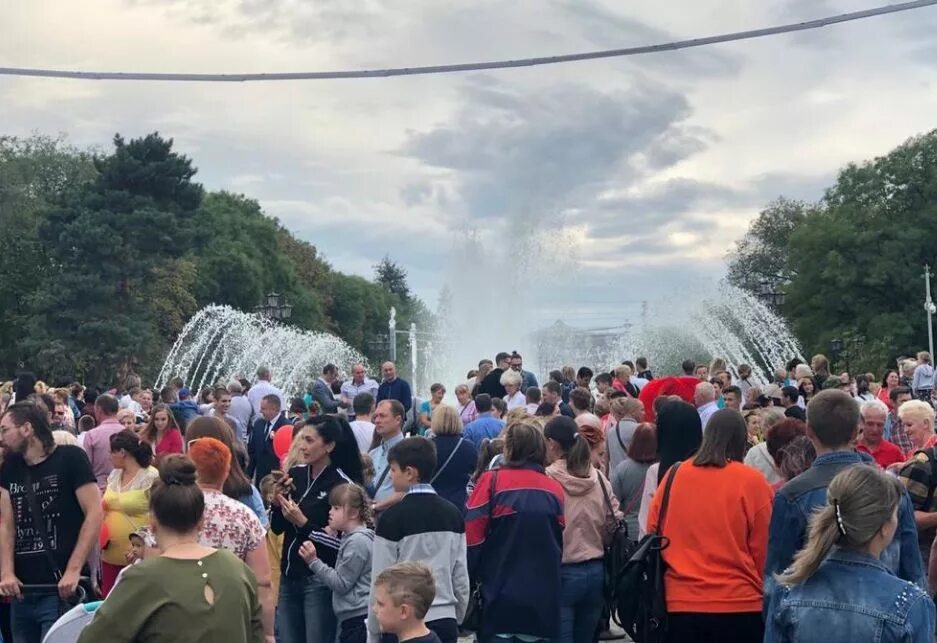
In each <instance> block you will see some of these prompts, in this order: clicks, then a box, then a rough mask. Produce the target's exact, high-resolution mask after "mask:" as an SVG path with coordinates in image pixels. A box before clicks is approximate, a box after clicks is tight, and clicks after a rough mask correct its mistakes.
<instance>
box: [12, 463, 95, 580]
mask: <svg viewBox="0 0 937 643" xmlns="http://www.w3.org/2000/svg"><path fill="white" fill-rule="evenodd" d="M27 470H28V472H29V478H30V479H31V480H32V484H33V489H35V493H36V500H37V501H38V502H39V506H40V507H41V509H42V517H43V520H44V521H45V526H46V532H47V536H48V538H49V540H51V541H52V549H53V552H54V554H53V555H54V556H55V560H56V562H57V563H58V565H59V568H60V569H61V570H63V571H64V570H65V567H66V566H67V565H68V559H69V558H70V557H71V555H72V551H74V549H75V545H76V544H77V543H78V533H79V532H80V531H81V525H82V523H83V522H84V519H85V514H84V512H83V511H82V510H81V505H80V504H79V503H78V498H77V497H76V496H75V491H76V490H77V489H79V488H81V487H83V486H85V485H87V484H97V482H96V480H95V477H94V474H93V473H92V472H91V463H90V462H89V460H88V456H87V455H86V454H85V452H84V450H83V449H82V448H81V447H77V446H68V445H63V446H57V447H56V448H55V450H54V451H53V452H52V453H51V454H50V455H49V457H47V458H46V459H45V460H43V461H42V462H40V463H39V464H37V465H34V466H31V467H27V465H26V463H25V461H23V460H22V459H20V458H14V459H8V460H7V461H6V462H4V464H3V468H2V469H0V487H3V488H4V489H6V490H7V491H8V492H9V493H10V501H11V502H12V504H13V520H14V524H15V533H16V546H15V549H14V563H15V564H14V568H15V571H16V577H17V578H19V579H20V581H21V582H23V583H25V584H27V585H33V584H46V583H54V582H55V576H54V574H53V572H52V570H51V569H50V568H49V567H50V565H49V561H48V557H47V556H46V555H45V553H44V552H45V543H43V541H42V536H41V535H40V532H39V530H37V529H36V528H35V526H34V524H33V517H32V512H31V511H30V509H29V498H28V497H27V495H26V478H27Z"/></svg>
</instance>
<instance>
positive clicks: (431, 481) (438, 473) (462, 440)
mask: <svg viewBox="0 0 937 643" xmlns="http://www.w3.org/2000/svg"><path fill="white" fill-rule="evenodd" d="M464 441H465V438H459V441H458V443H456V445H455V448H454V449H453V450H452V453H450V454H449V457H448V458H446V461H445V462H443V463H442V466H441V467H439V471H437V472H436V475H434V476H433V478H432V479H431V480H430V481H429V483H430V484H433V483H434V482H436V478H438V477H439V475H440V474H441V473H442V472H443V471H445V470H446V467H447V466H448V465H449V463H450V462H452V458H454V457H455V452H456V451H458V450H459V447H460V446H462V443H463V442H464Z"/></svg>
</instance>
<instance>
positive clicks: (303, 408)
mask: <svg viewBox="0 0 937 643" xmlns="http://www.w3.org/2000/svg"><path fill="white" fill-rule="evenodd" d="M286 417H287V418H288V419H289V421H290V422H292V423H293V426H298V425H300V424H302V423H303V422H305V421H306V420H307V419H309V405H308V404H306V401H305V400H304V399H303V398H301V397H294V398H293V399H292V401H291V402H290V408H289V412H288V413H287V415H286Z"/></svg>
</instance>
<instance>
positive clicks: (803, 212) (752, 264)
mask: <svg viewBox="0 0 937 643" xmlns="http://www.w3.org/2000/svg"><path fill="white" fill-rule="evenodd" d="M812 208H813V206H810V205H808V204H806V203H804V202H802V201H791V200H789V199H785V198H783V197H781V198H779V199H777V200H776V201H774V202H772V203H770V204H769V205H768V207H766V208H765V209H764V210H762V211H761V212H760V213H759V214H758V217H757V218H756V219H755V220H754V221H752V223H751V225H750V226H749V227H748V232H746V233H745V236H744V237H742V238H741V239H740V240H739V241H738V242H737V243H736V244H735V247H734V248H733V249H732V250H730V251H729V254H728V260H729V270H728V280H729V283H731V284H732V285H734V286H736V287H738V288H741V289H743V290H747V291H749V292H751V293H755V294H757V293H758V291H759V289H760V287H761V284H762V283H763V282H766V283H768V284H769V285H770V286H771V287H772V288H779V287H781V286H783V285H784V284H787V283H788V282H790V281H791V279H793V278H794V277H795V274H796V273H794V272H793V270H792V267H791V263H790V262H789V261H788V242H789V241H790V238H791V234H792V233H793V232H794V231H795V230H797V229H798V228H799V227H800V226H802V225H803V224H804V222H805V221H806V219H807V216H808V214H809V213H810V211H811V210H812Z"/></svg>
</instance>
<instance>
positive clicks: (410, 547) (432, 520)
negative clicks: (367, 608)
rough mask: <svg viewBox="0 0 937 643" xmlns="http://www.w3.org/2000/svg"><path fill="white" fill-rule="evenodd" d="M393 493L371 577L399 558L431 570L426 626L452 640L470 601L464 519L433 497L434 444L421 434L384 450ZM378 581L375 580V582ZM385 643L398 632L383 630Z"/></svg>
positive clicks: (444, 642) (445, 642) (373, 626)
mask: <svg viewBox="0 0 937 643" xmlns="http://www.w3.org/2000/svg"><path fill="white" fill-rule="evenodd" d="M387 461H388V463H389V466H390V474H389V475H390V479H391V481H392V483H393V486H394V491H397V492H400V493H405V494H406V495H405V496H404V497H403V499H402V500H401V501H400V502H399V503H397V504H396V505H393V506H392V507H390V508H388V509H387V510H386V511H385V512H384V513H383V514H382V515H381V519H380V520H379V521H378V524H377V534H376V536H375V538H374V553H373V556H372V566H371V578H374V579H377V578H378V576H380V574H381V572H382V571H384V570H385V569H386V568H388V567H390V566H392V565H396V564H397V563H400V562H403V561H422V562H424V563H426V564H427V565H428V566H429V567H430V568H431V569H432V572H433V578H434V580H435V584H436V591H435V597H434V598H433V599H432V605H431V606H430V607H429V609H428V611H427V612H426V615H425V618H426V627H428V628H429V629H430V630H432V631H433V632H435V633H436V634H437V635H438V636H439V640H440V641H441V643H456V641H457V639H458V637H459V626H458V624H459V623H460V622H461V621H462V619H463V617H464V616H465V610H466V608H467V607H468V600H469V578H468V568H467V565H466V558H465V556H466V553H465V520H464V519H463V518H462V512H460V511H459V510H458V509H456V507H455V505H453V504H452V503H451V502H449V501H448V500H445V499H443V498H440V497H439V496H437V495H436V492H435V491H434V490H433V487H432V486H431V485H429V484H427V482H428V481H429V480H430V479H431V478H432V477H433V472H434V471H435V470H436V448H435V447H434V446H433V443H432V442H430V441H429V440H427V439H426V438H422V437H413V438H406V439H404V440H401V441H400V442H398V443H397V444H395V445H394V447H393V448H392V449H391V450H390V452H389V453H388V454H387ZM376 585H377V581H375V586H376ZM368 632H369V634H370V637H371V638H372V639H375V638H378V637H379V636H380V627H379V623H378V619H377V617H376V614H375V613H374V607H373V606H372V610H371V613H370V614H369V616H368ZM381 638H382V641H383V643H396V642H397V641H398V638H397V636H396V635H395V634H394V633H393V632H391V631H387V630H385V633H384V636H383V637H381Z"/></svg>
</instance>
